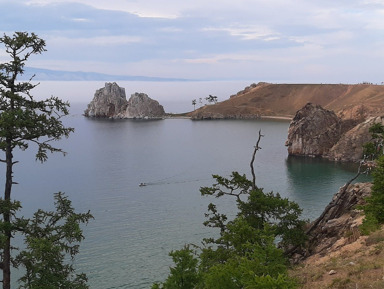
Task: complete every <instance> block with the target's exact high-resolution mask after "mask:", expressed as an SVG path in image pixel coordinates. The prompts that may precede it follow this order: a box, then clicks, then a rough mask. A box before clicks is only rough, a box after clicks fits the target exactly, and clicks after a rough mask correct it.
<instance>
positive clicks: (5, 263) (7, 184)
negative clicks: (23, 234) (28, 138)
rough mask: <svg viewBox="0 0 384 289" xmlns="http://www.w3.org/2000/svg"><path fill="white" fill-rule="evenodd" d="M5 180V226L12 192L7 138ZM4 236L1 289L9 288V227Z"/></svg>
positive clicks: (9, 218)
mask: <svg viewBox="0 0 384 289" xmlns="http://www.w3.org/2000/svg"><path fill="white" fill-rule="evenodd" d="M6 142H7V148H6V153H5V155H6V165H7V169H6V180H5V190H4V201H5V206H6V207H5V208H3V218H4V223H5V224H10V222H11V211H10V202H11V191H12V183H13V181H12V168H13V155H12V146H11V140H10V139H9V138H8V139H7V140H6ZM4 234H5V238H6V240H5V244H4V252H3V263H2V269H3V289H10V288H11V235H12V234H11V229H10V226H7V228H6V229H5V231H4Z"/></svg>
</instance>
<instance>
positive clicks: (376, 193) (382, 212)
mask: <svg viewBox="0 0 384 289" xmlns="http://www.w3.org/2000/svg"><path fill="white" fill-rule="evenodd" d="M372 175H373V186H372V193H371V196H370V197H368V198H367V199H366V202H367V203H366V205H365V206H364V207H363V209H364V213H365V219H364V220H363V225H362V226H361V231H362V233H364V234H369V233H370V232H373V231H375V230H376V229H378V228H379V227H380V225H382V224H384V156H383V155H382V156H380V157H379V159H378V160H377V162H376V167H375V169H374V171H373V173H372Z"/></svg>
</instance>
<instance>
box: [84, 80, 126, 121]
mask: <svg viewBox="0 0 384 289" xmlns="http://www.w3.org/2000/svg"><path fill="white" fill-rule="evenodd" d="M127 104H128V101H127V98H126V95H125V89H124V88H122V87H119V86H118V85H117V84H116V83H115V82H113V83H105V86H104V87H103V88H100V89H98V90H96V92H95V95H94V97H93V99H92V101H91V102H90V103H89V104H88V107H87V109H86V110H85V111H84V115H85V116H87V117H114V116H116V115H117V114H119V113H120V112H121V111H124V110H125V109H126V107H127Z"/></svg>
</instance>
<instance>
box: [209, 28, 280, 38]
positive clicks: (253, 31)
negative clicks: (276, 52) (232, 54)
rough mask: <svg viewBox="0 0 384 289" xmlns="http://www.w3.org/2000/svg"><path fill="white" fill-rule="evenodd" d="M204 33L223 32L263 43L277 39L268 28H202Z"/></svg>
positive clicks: (277, 36)
mask: <svg viewBox="0 0 384 289" xmlns="http://www.w3.org/2000/svg"><path fill="white" fill-rule="evenodd" d="M203 30H204V31H223V32H227V33H228V34H229V35H231V36H235V37H239V38H240V39H243V40H255V39H260V40H264V41H271V40H276V39H279V34H278V33H276V32H274V31H272V30H271V29H269V28H268V27H260V26H255V25H251V26H232V27H226V28H220V27H210V28H204V29H203Z"/></svg>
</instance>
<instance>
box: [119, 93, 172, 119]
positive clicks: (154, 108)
mask: <svg viewBox="0 0 384 289" xmlns="http://www.w3.org/2000/svg"><path fill="white" fill-rule="evenodd" d="M124 116H125V118H142V119H144V118H162V117H164V116H165V111H164V108H163V106H162V105H160V104H159V102H158V101H156V100H153V99H151V98H150V97H148V95H146V94H145V93H138V92H136V93H134V94H132V95H131V97H130V98H129V100H128V106H127V109H126V111H125V112H124Z"/></svg>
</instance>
